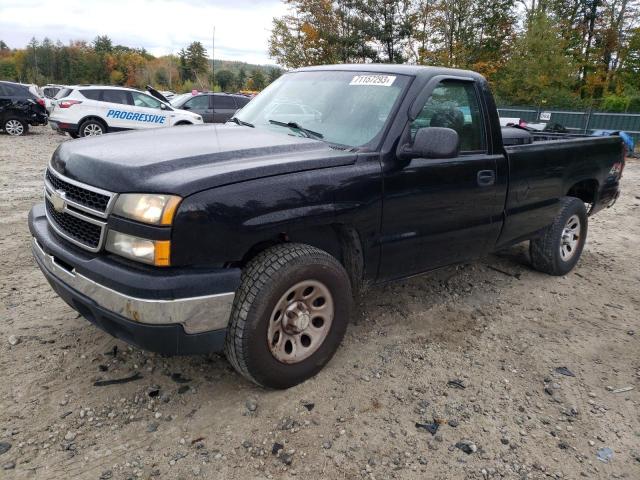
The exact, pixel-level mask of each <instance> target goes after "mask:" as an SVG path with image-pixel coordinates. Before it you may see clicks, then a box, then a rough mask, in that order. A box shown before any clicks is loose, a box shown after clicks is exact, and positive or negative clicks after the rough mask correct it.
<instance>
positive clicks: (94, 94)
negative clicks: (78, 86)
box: [80, 90, 103, 100]
mask: <svg viewBox="0 0 640 480" xmlns="http://www.w3.org/2000/svg"><path fill="white" fill-rule="evenodd" d="M102 92H103V90H80V93H81V94H82V96H83V97H86V98H88V99H89V100H100V97H101V94H102Z"/></svg>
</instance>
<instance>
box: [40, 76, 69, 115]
mask: <svg viewBox="0 0 640 480" xmlns="http://www.w3.org/2000/svg"><path fill="white" fill-rule="evenodd" d="M63 88H65V86H64V85H54V84H51V83H48V84H47V85H45V86H44V87H41V88H40V89H39V91H40V92H42V98H43V99H44V102H45V108H46V110H47V112H48V113H51V110H53V99H54V98H55V97H56V95H57V94H58V92H59V91H60V90H62V89H63Z"/></svg>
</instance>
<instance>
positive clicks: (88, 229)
mask: <svg viewBox="0 0 640 480" xmlns="http://www.w3.org/2000/svg"><path fill="white" fill-rule="evenodd" d="M45 203H46V205H47V214H48V215H49V218H50V219H51V221H52V222H53V223H54V224H55V226H56V227H58V228H59V229H60V230H61V231H62V232H63V233H64V234H65V235H68V236H69V237H71V238H73V239H74V240H75V241H77V242H80V243H82V244H84V245H87V246H88V247H90V248H98V246H99V245H100V236H101V234H102V228H101V227H100V226H98V225H94V224H93V223H89V222H86V221H84V220H82V219H80V218H77V217H74V216H73V215H70V214H68V213H64V212H56V210H55V209H54V208H53V205H52V204H51V202H50V201H49V200H48V199H45Z"/></svg>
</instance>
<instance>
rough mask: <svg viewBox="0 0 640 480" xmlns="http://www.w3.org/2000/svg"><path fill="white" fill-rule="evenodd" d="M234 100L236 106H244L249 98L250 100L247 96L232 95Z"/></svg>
mask: <svg viewBox="0 0 640 480" xmlns="http://www.w3.org/2000/svg"><path fill="white" fill-rule="evenodd" d="M233 98H234V99H235V101H236V105H238V108H240V107H244V106H245V105H246V104H247V103H249V100H251V99H250V98H247V97H233Z"/></svg>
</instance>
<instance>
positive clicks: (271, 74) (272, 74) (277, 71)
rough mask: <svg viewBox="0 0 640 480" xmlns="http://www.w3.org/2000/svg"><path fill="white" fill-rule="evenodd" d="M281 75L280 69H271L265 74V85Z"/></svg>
mask: <svg viewBox="0 0 640 480" xmlns="http://www.w3.org/2000/svg"><path fill="white" fill-rule="evenodd" d="M281 75H282V70H281V69H280V68H276V67H272V68H270V69H269V70H268V73H267V83H271V82H274V81H275V80H277V79H278V78H279V77H280V76H281Z"/></svg>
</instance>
